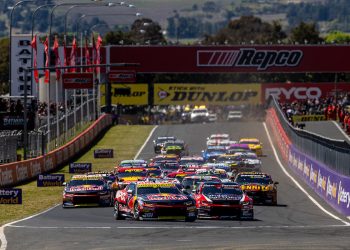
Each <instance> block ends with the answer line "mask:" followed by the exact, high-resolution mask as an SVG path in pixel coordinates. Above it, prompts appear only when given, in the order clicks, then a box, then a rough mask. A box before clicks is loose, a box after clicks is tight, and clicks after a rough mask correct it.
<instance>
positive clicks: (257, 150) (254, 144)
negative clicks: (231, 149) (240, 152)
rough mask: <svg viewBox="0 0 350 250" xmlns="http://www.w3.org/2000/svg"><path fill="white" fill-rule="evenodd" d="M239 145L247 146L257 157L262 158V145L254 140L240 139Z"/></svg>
mask: <svg viewBox="0 0 350 250" xmlns="http://www.w3.org/2000/svg"><path fill="white" fill-rule="evenodd" d="M239 143H240V144H247V145H248V147H249V148H250V149H251V150H252V151H253V152H255V153H256V154H257V155H258V156H262V155H263V152H262V143H261V142H260V141H259V140H258V139H256V138H242V139H240V140H239Z"/></svg>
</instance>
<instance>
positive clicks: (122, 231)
mask: <svg viewBox="0 0 350 250" xmlns="http://www.w3.org/2000/svg"><path fill="white" fill-rule="evenodd" d="M218 132H225V133H229V134H230V135H231V137H232V138H233V139H238V138H240V137H249V136H251V137H258V138H260V140H261V141H262V142H263V150H264V153H265V154H266V157H263V158H262V160H263V170H264V171H265V172H268V173H271V174H272V177H273V179H274V180H275V181H279V183H280V184H279V186H278V204H279V205H278V206H255V208H254V209H255V218H256V220H255V221H237V220H197V221H196V222H194V223H189V222H187V223H186V222H178V221H133V220H129V219H127V220H125V221H116V220H114V218H113V208H111V207H107V208H74V209H63V208H62V207H61V206H58V207H55V208H53V209H51V210H50V211H48V212H46V213H43V214H41V215H39V216H36V217H34V218H31V219H28V220H25V221H22V222H18V223H15V224H13V225H10V226H8V227H6V228H5V235H6V239H7V242H8V245H7V249H26V250H30V249H135V248H139V249H185V248H187V249H196V248H198V249H199V248H200V249H208V248H215V249H218V248H219V249H238V248H239V249H349V248H350V227H349V224H348V225H346V223H344V221H346V220H347V221H348V222H350V221H349V220H348V219H346V218H344V217H342V216H341V215H339V214H337V213H336V212H335V211H334V210H333V209H332V208H330V207H329V206H328V205H326V204H325V203H324V202H322V201H321V199H319V198H318V197H317V196H316V195H312V196H313V197H314V198H315V199H316V200H317V201H318V202H319V203H320V204H321V205H322V206H323V207H324V208H325V209H327V210H328V211H330V212H331V213H333V214H335V215H336V216H338V217H340V218H341V219H342V220H343V221H340V220H336V219H334V218H332V217H331V216H330V215H328V214H326V213H325V212H323V211H322V210H321V209H320V208H319V207H317V206H316V205H315V204H314V203H313V202H311V200H310V199H309V198H308V197H307V196H306V195H305V194H304V193H302V192H301V191H300V189H299V188H298V187H297V186H296V185H295V184H294V183H293V182H292V181H291V180H290V178H289V177H287V176H286V174H285V173H284V172H283V171H282V170H281V167H280V166H279V165H278V163H277V161H276V159H275V156H274V154H273V150H272V147H271V145H270V143H269V140H268V137H267V134H266V132H265V129H264V126H263V123H257V122H242V123H216V124H189V125H170V126H160V127H158V128H157V129H156V130H155V132H154V134H153V136H152V138H151V140H150V141H149V142H148V144H147V145H146V146H145V148H144V149H143V151H142V152H141V154H140V157H139V158H144V159H149V158H151V157H152V156H153V155H154V154H153V147H152V146H153V145H152V140H153V138H155V137H157V136H165V135H169V136H170V135H174V136H177V137H178V138H181V139H184V140H185V141H186V142H188V144H189V147H190V151H191V153H192V154H199V153H200V152H201V149H203V148H204V147H205V141H206V137H207V136H208V135H209V134H211V133H218ZM288 172H290V171H289V170H288ZM292 175H293V174H292ZM293 176H294V175H293ZM299 183H301V182H299ZM302 186H303V187H304V188H305V189H306V190H307V192H309V193H312V191H311V190H310V189H308V188H307V187H305V185H303V184H302Z"/></svg>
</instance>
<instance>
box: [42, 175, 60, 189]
mask: <svg viewBox="0 0 350 250" xmlns="http://www.w3.org/2000/svg"><path fill="white" fill-rule="evenodd" d="M64 181H65V180H64V174H40V175H39V176H38V179H37V187H52V186H62V185H63V182H64Z"/></svg>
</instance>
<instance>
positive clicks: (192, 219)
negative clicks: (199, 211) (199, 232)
mask: <svg viewBox="0 0 350 250" xmlns="http://www.w3.org/2000/svg"><path fill="white" fill-rule="evenodd" d="M196 219H197V218H196V217H186V218H185V222H195V220H196Z"/></svg>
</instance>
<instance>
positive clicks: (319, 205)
mask: <svg viewBox="0 0 350 250" xmlns="http://www.w3.org/2000/svg"><path fill="white" fill-rule="evenodd" d="M263 125H264V128H265V132H266V135H267V138H268V139H269V142H270V145H271V148H272V151H273V154H274V155H275V158H276V161H277V163H278V165H279V166H280V168H281V169H282V171H283V172H284V173H285V175H286V176H287V177H288V178H289V179H291V180H292V181H293V182H294V184H295V185H296V186H297V187H298V188H299V189H300V190H301V191H302V192H303V193H304V194H305V195H306V196H307V197H308V198H309V199H310V200H311V201H312V202H313V203H314V204H315V205H316V206H317V207H318V208H319V209H321V210H322V211H323V212H324V213H326V214H327V215H329V216H330V217H332V218H333V219H335V220H338V221H341V222H342V223H344V224H345V225H346V226H349V225H350V223H349V222H347V221H345V220H343V219H341V218H339V217H338V216H336V215H335V214H333V213H331V212H330V211H328V210H327V209H325V208H324V207H323V206H322V205H321V204H320V203H318V202H317V201H316V200H315V199H314V198H313V197H312V196H311V195H310V194H309V193H308V192H307V191H306V190H305V189H304V188H303V187H302V186H301V185H300V184H299V182H298V181H297V180H295V179H294V178H293V176H291V175H290V174H289V173H288V172H287V170H286V169H285V167H284V166H283V164H282V162H281V160H280V158H279V157H278V154H277V151H276V148H275V146H274V145H273V143H272V139H271V136H270V133H269V131H268V129H267V126H266V123H265V122H263Z"/></svg>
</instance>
